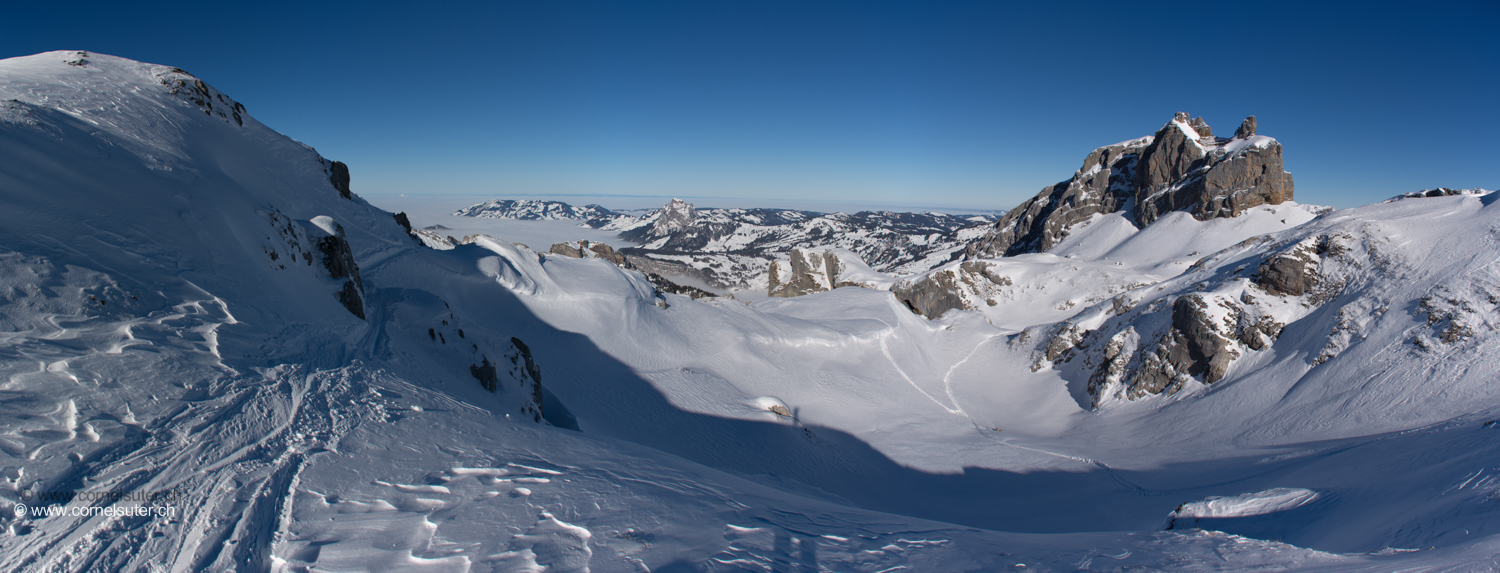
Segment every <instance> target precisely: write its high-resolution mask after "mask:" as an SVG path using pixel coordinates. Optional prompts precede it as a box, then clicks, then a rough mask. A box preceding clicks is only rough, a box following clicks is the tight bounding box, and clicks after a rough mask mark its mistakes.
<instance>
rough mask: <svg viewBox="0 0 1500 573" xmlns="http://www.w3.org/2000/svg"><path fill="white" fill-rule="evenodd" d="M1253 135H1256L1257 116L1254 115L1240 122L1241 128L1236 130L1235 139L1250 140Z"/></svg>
mask: <svg viewBox="0 0 1500 573" xmlns="http://www.w3.org/2000/svg"><path fill="white" fill-rule="evenodd" d="M1253 135H1255V116H1253V115H1252V116H1250V117H1247V118H1245V121H1242V122H1240V128H1239V129H1236V130H1234V138H1235V139H1249V138H1250V136H1253Z"/></svg>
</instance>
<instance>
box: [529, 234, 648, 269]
mask: <svg viewBox="0 0 1500 573" xmlns="http://www.w3.org/2000/svg"><path fill="white" fill-rule="evenodd" d="M547 252H548V253H550V254H554V255H562V256H564V257H572V258H575V259H604V260H606V261H609V262H611V263H614V264H615V266H618V267H620V268H625V269H628V268H631V266H630V263H629V262H628V261H626V260H625V255H624V254H621V253H620V252H619V251H616V250H615V248H614V247H611V246H609V245H606V244H604V243H600V242H597V241H574V242H569V243H553V244H552V248H551V249H549V250H548V251H547Z"/></svg>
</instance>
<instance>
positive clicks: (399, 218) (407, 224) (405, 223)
mask: <svg viewBox="0 0 1500 573" xmlns="http://www.w3.org/2000/svg"><path fill="white" fill-rule="evenodd" d="M394 217H395V218H396V224H397V225H401V228H402V229H406V234H408V235H410V234H412V232H411V219H408V218H406V212H404V211H403V212H401V213H396V214H395V215H394Z"/></svg>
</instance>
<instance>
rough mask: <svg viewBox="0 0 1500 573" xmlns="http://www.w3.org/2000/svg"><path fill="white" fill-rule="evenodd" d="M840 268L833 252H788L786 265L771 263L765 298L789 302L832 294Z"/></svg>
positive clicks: (842, 267)
mask: <svg viewBox="0 0 1500 573" xmlns="http://www.w3.org/2000/svg"><path fill="white" fill-rule="evenodd" d="M843 270H844V266H843V265H842V264H841V263H840V262H839V258H838V256H837V255H835V254H833V251H828V250H825V251H823V252H821V253H819V252H814V251H803V250H802V249H792V252H791V254H789V255H788V256H787V263H786V264H785V265H783V264H782V263H781V261H773V262H772V263H771V270H770V280H769V281H768V284H767V286H766V295H767V296H775V297H782V298H792V297H796V296H802V295H805V294H812V293H815V292H823V291H827V290H832V289H834V288H835V287H837V286H838V280H839V273H841V272H843Z"/></svg>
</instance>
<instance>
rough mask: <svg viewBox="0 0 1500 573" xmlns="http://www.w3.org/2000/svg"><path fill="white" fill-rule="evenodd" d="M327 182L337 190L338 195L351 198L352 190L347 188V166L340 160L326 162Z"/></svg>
mask: <svg viewBox="0 0 1500 573" xmlns="http://www.w3.org/2000/svg"><path fill="white" fill-rule="evenodd" d="M328 182H329V183H332V184H333V188H334V189H337V190H338V191H339V196H340V197H343V198H345V199H352V198H353V195H354V192H353V191H351V190H349V166H348V165H344V162H342V161H330V162H328Z"/></svg>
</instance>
